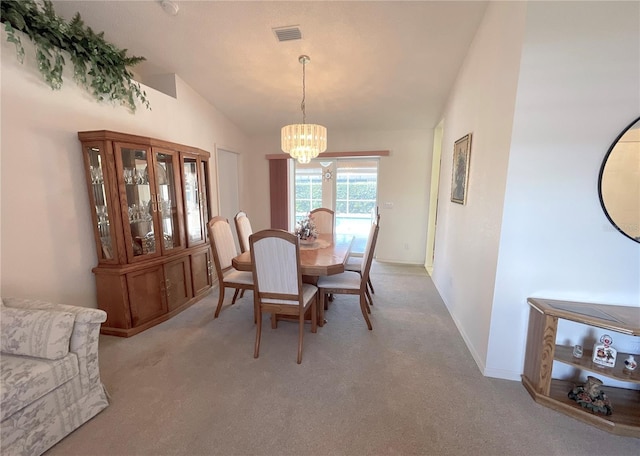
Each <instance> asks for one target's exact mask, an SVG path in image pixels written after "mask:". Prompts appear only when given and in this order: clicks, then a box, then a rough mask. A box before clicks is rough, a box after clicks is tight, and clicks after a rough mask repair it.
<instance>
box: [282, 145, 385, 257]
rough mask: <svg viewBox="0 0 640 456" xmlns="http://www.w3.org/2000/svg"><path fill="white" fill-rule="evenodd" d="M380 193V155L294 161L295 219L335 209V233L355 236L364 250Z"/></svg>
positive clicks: (354, 247) (357, 246)
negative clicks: (315, 211)
mask: <svg viewBox="0 0 640 456" xmlns="http://www.w3.org/2000/svg"><path fill="white" fill-rule="evenodd" d="M377 196H378V159H377V158H374V159H372V158H338V159H335V158H334V159H329V160H327V159H322V160H312V161H311V163H308V164H299V163H296V164H295V220H296V221H298V220H300V219H301V218H302V217H304V216H306V215H307V214H308V213H309V211H311V210H312V209H315V208H318V207H326V208H329V209H332V210H333V211H335V215H336V233H339V234H352V235H354V236H355V237H356V241H355V244H354V246H353V250H354V251H363V250H364V245H365V244H366V239H367V236H368V235H369V229H370V228H371V223H372V221H373V216H374V214H375V208H376V205H377Z"/></svg>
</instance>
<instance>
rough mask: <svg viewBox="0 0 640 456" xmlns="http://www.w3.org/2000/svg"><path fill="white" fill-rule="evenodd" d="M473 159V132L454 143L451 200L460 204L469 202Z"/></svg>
mask: <svg viewBox="0 0 640 456" xmlns="http://www.w3.org/2000/svg"><path fill="white" fill-rule="evenodd" d="M470 160H471V133H469V134H468V135H465V136H463V137H462V138H460V139H459V140H457V141H456V142H455V144H454V145H453V173H452V176H451V201H453V202H454V203H458V204H465V203H466V202H467V186H468V184H469V162H470Z"/></svg>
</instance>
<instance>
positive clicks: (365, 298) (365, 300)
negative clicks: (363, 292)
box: [364, 296, 371, 314]
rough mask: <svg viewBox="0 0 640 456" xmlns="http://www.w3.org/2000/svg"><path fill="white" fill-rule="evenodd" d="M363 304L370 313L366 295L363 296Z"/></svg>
mask: <svg viewBox="0 0 640 456" xmlns="http://www.w3.org/2000/svg"><path fill="white" fill-rule="evenodd" d="M364 305H365V307H366V309H367V313H368V314H370V313H371V307H369V300H368V299H367V297H366V296H365V297H364Z"/></svg>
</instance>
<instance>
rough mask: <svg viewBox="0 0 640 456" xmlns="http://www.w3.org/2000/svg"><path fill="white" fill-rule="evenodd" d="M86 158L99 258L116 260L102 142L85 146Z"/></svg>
mask: <svg viewBox="0 0 640 456" xmlns="http://www.w3.org/2000/svg"><path fill="white" fill-rule="evenodd" d="M85 153H86V156H85V160H86V161H87V162H88V170H89V175H88V178H89V180H90V182H91V185H90V187H89V188H90V193H91V199H92V201H91V203H92V206H93V208H94V213H93V220H94V223H96V226H97V233H98V237H99V239H97V240H96V242H97V244H96V247H97V250H98V258H99V260H101V261H102V260H104V261H106V262H113V261H116V258H115V250H114V246H115V242H114V236H113V230H112V226H113V224H112V223H111V217H110V207H109V206H110V204H109V197H108V191H107V187H106V186H105V180H104V176H105V175H106V174H107V172H106V170H105V167H106V161H105V157H104V151H103V147H102V144H100V143H96V144H95V145H93V144H92V145H87V146H85Z"/></svg>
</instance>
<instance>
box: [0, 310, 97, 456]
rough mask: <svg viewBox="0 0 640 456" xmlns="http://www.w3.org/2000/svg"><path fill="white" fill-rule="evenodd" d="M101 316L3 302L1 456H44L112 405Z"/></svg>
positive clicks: (0, 336) (0, 313)
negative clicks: (102, 367) (104, 373)
mask: <svg viewBox="0 0 640 456" xmlns="http://www.w3.org/2000/svg"><path fill="white" fill-rule="evenodd" d="M105 320H106V313H105V312H104V311H102V310H97V309H89V308H84V307H75V306H68V305H62V304H53V303H49V302H45V301H37V300H30V299H18V298H2V303H1V304H0V343H1V353H0V442H1V443H0V453H2V454H3V455H40V454H42V453H44V452H45V451H46V450H47V449H48V448H50V447H51V446H53V445H54V444H56V443H57V442H59V441H60V440H61V439H62V438H64V437H65V436H66V435H68V434H69V433H71V432H72V431H73V430H75V429H77V428H78V427H79V426H81V425H82V424H83V423H85V422H86V421H88V420H89V419H91V418H92V417H94V416H95V415H96V414H97V413H99V412H100V411H102V410H103V409H104V408H105V407H107V405H108V404H109V403H108V401H107V395H106V391H105V389H104V387H103V385H102V383H101V381H100V371H99V367H98V336H99V333H100V324H101V323H102V322H104V321H105Z"/></svg>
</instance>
